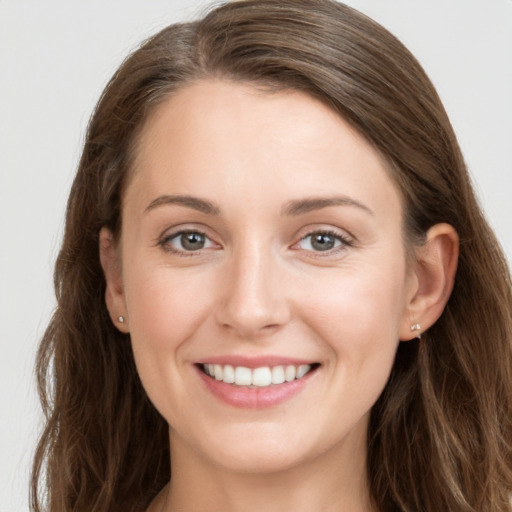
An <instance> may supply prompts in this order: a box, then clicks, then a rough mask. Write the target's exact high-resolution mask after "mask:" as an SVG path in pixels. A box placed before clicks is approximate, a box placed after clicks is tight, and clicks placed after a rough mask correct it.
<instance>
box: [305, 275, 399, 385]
mask: <svg viewBox="0 0 512 512" xmlns="http://www.w3.org/2000/svg"><path fill="white" fill-rule="evenodd" d="M336 277H337V278H333V276H330V279H327V278H326V279H325V280H323V279H322V280H317V281H316V282H315V283H311V286H309V287H308V290H309V293H308V295H307V301H306V302H304V304H303V307H302V311H303V318H304V319H305V321H306V323H307V324H308V325H309V327H310V328H311V329H312V330H313V331H314V332H315V333H316V335H317V337H319V338H320V340H322V341H323V342H324V343H325V344H326V345H328V347H329V349H330V350H331V353H332V355H333V360H334V361H336V364H337V365H339V367H341V368H342V370H343V374H344V375H345V376H346V375H348V374H350V375H351V376H352V377H354V378H353V379H352V380H351V382H353V383H354V384H355V383H356V382H357V381H358V380H359V378H360V377H363V376H364V377H365V378H367V379H369V382H370V381H373V380H374V379H376V381H379V382H381V384H382V385H384V384H385V380H386V379H387V376H388V375H389V371H390V369H391V366H392V364H393V360H394V356H395V352H396V348H397V346H398V342H399V331H400V325H401V320H402V316H403V314H404V305H405V298H404V297H405V294H404V286H403V283H404V272H403V267H401V266H397V267H395V266H393V265H390V266H388V267H387V268H386V266H385V265H383V266H382V267H379V266H376V267H373V268H372V266H366V267H365V268H364V271H362V270H355V269H354V270H353V271H351V272H340V274H339V276H336ZM355 377H357V378H355ZM347 385H351V384H350V381H347Z"/></svg>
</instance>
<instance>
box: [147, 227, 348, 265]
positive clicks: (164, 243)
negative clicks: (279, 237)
mask: <svg viewBox="0 0 512 512" xmlns="http://www.w3.org/2000/svg"><path fill="white" fill-rule="evenodd" d="M183 235H199V236H201V237H204V239H205V241H206V243H207V244H208V243H209V244H211V245H209V246H208V247H201V248H200V249H197V250H196V251H193V250H190V251H188V250H186V249H177V248H175V247H173V246H172V245H171V242H172V241H173V240H176V239H178V238H179V237H181V236H183ZM315 235H317V236H318V235H323V236H328V237H332V238H333V239H334V240H335V243H336V242H339V243H338V245H335V246H334V247H333V248H330V249H326V250H318V251H315V250H310V249H306V250H305V251H306V252H308V253H311V255H313V256H314V257H320V258H322V257H329V256H332V255H333V254H337V253H338V252H339V251H343V250H344V249H346V248H347V247H352V246H353V245H354V242H353V240H351V239H349V238H348V237H347V236H345V235H342V234H341V233H339V232H336V231H333V230H329V229H319V230H314V231H311V232H309V233H307V234H305V235H304V236H302V237H301V238H300V239H299V241H298V242H296V243H294V244H293V245H292V246H291V248H292V249H295V250H300V247H298V245H299V244H300V243H301V242H303V241H305V240H306V239H308V238H311V237H313V236H315ZM310 243H311V242H310ZM157 245H158V246H160V247H161V248H162V249H163V250H165V251H167V252H171V253H174V254H176V255H178V256H181V257H190V256H195V255H197V254H199V253H200V252H201V251H202V250H204V249H209V248H210V247H211V246H213V245H216V244H215V242H213V241H212V240H211V238H210V237H209V236H208V235H207V234H206V233H205V232H204V231H201V230H199V229H182V230H180V231H177V232H174V233H171V234H168V235H164V236H163V237H162V238H160V239H159V240H158V242H157Z"/></svg>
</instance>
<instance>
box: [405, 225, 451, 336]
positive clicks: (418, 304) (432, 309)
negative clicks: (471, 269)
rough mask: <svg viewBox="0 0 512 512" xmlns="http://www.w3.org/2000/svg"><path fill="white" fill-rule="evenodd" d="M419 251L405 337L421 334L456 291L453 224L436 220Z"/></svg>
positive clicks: (409, 301)
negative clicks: (454, 288)
mask: <svg viewBox="0 0 512 512" xmlns="http://www.w3.org/2000/svg"><path fill="white" fill-rule="evenodd" d="M415 252H416V261H415V263H414V269H413V273H414V277H415V280H414V282H415V289H414V293H412V294H411V296H410V297H409V298H408V299H407V301H408V302H407V304H406V312H405V314H404V317H403V320H402V325H401V329H400V339H401V340H403V341H405V340H410V339H413V338H417V337H418V335H420V334H421V332H423V331H426V330H427V329H428V328H429V327H431V326H432V325H433V324H434V323H435V322H436V321H437V319H438V318H439V317H440V316H441V314H442V313H443V310H444V308H445V306H446V304H447V302H448V299H449V298H450V295H451V293H452V290H453V284H454V281H455V273H456V271H457V261H458V256H459V237H458V235H457V232H456V231H455V229H454V228H453V227H452V226H450V225H449V224H445V223H442V224H436V225H435V226H432V227H431V228H430V229H429V230H428V232H427V235H426V241H425V243H424V244H423V245H421V246H420V247H418V248H417V249H416V251H415ZM418 325H420V326H421V328H420V329H418V328H417V326H418ZM413 327H414V329H413Z"/></svg>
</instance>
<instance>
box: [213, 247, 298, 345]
mask: <svg viewBox="0 0 512 512" xmlns="http://www.w3.org/2000/svg"><path fill="white" fill-rule="evenodd" d="M226 263H227V265H229V268H228V269H227V272H226V273H225V274H224V276H225V277H224V279H225V282H224V283H223V284H222V285H221V286H222V287H223V291H222V293H221V300H220V301H219V304H218V308H217V315H216V317H217V322H218V323H219V324H220V325H221V326H222V327H223V328H224V329H228V330H229V331H231V332H233V333H236V334H237V335H238V336H240V337H243V338H247V339H256V338H261V337H262V336H265V335H268V334H271V333H273V332H276V331H278V330H279V329H280V328H281V327H282V326H284V325H285V324H286V323H287V322H288V321H289V320H290V317H291V311H290V304H289V302H288V300H287V299H286V286H285V279H284V275H283V272H282V269H280V266H279V265H278V264H277V260H276V256H275V255H273V254H272V251H271V250H269V249H265V248H261V247H259V246H258V245H256V244H253V245H252V246H251V247H248V248H246V249H243V250H242V249H241V250H239V251H237V252H235V253H233V256H232V258H231V259H230V261H229V263H228V262H226Z"/></svg>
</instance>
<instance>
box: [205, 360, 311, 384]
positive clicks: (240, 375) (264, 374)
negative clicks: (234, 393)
mask: <svg viewBox="0 0 512 512" xmlns="http://www.w3.org/2000/svg"><path fill="white" fill-rule="evenodd" d="M203 369H204V371H205V373H206V374H207V375H209V376H210V377H212V378H214V379H215V380H218V381H223V382H225V383H226V384H235V385H236V386H255V387H266V386H270V385H272V384H283V383H284V382H292V381H294V380H295V379H302V377H304V376H305V375H306V374H307V373H308V372H309V370H311V365H309V364H301V365H299V366H295V365H292V364H290V365H287V366H273V367H270V366H262V367H260V368H254V369H252V370H251V369H250V368H246V367H245V366H235V367H233V366H231V365H229V364H227V365H220V364H204V365H203Z"/></svg>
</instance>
